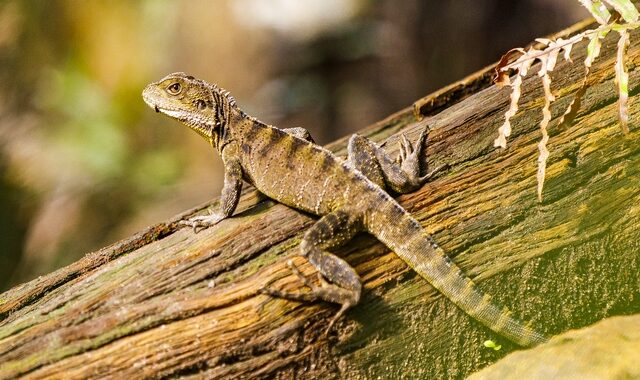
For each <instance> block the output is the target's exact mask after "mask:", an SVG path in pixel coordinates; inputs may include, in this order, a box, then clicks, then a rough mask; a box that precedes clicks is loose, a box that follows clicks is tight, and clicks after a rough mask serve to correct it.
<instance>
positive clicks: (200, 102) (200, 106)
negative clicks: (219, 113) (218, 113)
mask: <svg viewBox="0 0 640 380" xmlns="http://www.w3.org/2000/svg"><path fill="white" fill-rule="evenodd" d="M196 108H197V109H198V111H202V110H203V109H205V108H207V103H205V101H204V100H202V99H198V100H197V101H196Z"/></svg>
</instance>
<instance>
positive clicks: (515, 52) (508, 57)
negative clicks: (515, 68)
mask: <svg viewBox="0 0 640 380" xmlns="http://www.w3.org/2000/svg"><path fill="white" fill-rule="evenodd" d="M523 54H524V50H523V49H521V48H515V49H511V50H509V51H508V52H506V53H505V54H504V55H503V56H502V57H501V58H500V61H499V62H498V64H497V65H496V67H495V69H493V72H494V76H493V83H495V84H496V85H498V86H500V87H502V86H505V85H509V83H510V81H509V68H505V66H507V65H509V64H510V63H511V62H513V61H515V60H516V59H517V57H520V56H521V55H523Z"/></svg>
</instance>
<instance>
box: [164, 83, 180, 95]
mask: <svg viewBox="0 0 640 380" xmlns="http://www.w3.org/2000/svg"><path fill="white" fill-rule="evenodd" d="M180 91H182V86H181V85H180V83H178V82H175V83H173V84H171V85H170V86H169V87H167V92H168V93H170V94H171V95H178V94H179V93H180Z"/></svg>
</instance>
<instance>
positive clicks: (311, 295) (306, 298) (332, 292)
mask: <svg viewBox="0 0 640 380" xmlns="http://www.w3.org/2000/svg"><path fill="white" fill-rule="evenodd" d="M287 266H288V267H289V268H290V269H291V271H292V272H293V273H294V274H295V275H296V276H297V277H298V278H299V279H300V280H301V281H302V283H303V284H304V285H305V286H306V287H308V288H309V289H311V291H309V292H304V293H292V292H283V291H281V290H277V289H273V288H270V287H268V286H264V287H262V288H260V289H259V290H258V292H259V293H262V294H267V295H270V296H272V297H277V298H284V299H288V300H292V301H298V302H314V301H318V300H323V301H328V302H333V303H338V304H340V306H341V307H340V310H338V312H337V313H336V315H335V316H334V317H333V318H332V319H331V321H330V322H329V325H328V326H327V329H326V330H325V332H324V336H325V337H326V336H327V335H328V334H329V332H330V331H331V328H332V327H333V325H334V324H335V322H336V321H337V320H338V319H339V318H340V317H341V316H342V315H343V314H344V313H345V312H346V311H347V310H348V309H349V308H350V307H352V306H354V305H355V304H356V303H357V301H355V302H352V301H353V299H354V296H353V294H352V292H351V291H349V290H348V289H345V288H341V287H339V286H336V285H334V284H331V283H329V282H327V280H325V278H324V276H322V274H321V273H318V280H319V281H320V286H318V285H315V284H314V283H312V282H311V281H309V279H307V277H306V276H305V275H304V274H302V272H301V271H300V270H299V269H298V267H297V266H296V265H295V264H294V262H293V261H292V260H289V261H287Z"/></svg>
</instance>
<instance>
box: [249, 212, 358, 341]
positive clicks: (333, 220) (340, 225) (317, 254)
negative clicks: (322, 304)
mask: <svg viewBox="0 0 640 380" xmlns="http://www.w3.org/2000/svg"><path fill="white" fill-rule="evenodd" d="M360 229H361V227H360V222H359V221H357V219H356V218H354V217H353V216H350V215H349V214H348V213H347V212H343V211H336V212H333V213H330V214H327V215H325V216H323V217H322V218H320V220H318V221H317V222H316V223H315V224H314V225H313V226H311V228H309V230H307V232H306V233H305V234H304V236H303V238H302V241H301V242H300V254H301V255H302V256H303V257H305V258H306V259H307V260H309V263H311V265H313V266H314V267H315V268H316V269H317V270H318V272H319V276H318V278H319V280H320V286H317V285H315V284H312V283H311V282H310V281H309V280H307V278H306V277H304V275H303V274H302V273H301V272H300V271H299V270H298V268H297V267H296V266H295V264H293V261H291V260H289V262H288V263H287V264H288V265H289V267H290V268H291V270H292V271H293V272H294V274H296V275H297V276H298V277H299V278H300V279H301V280H302V282H303V283H304V284H305V285H306V286H307V287H309V288H310V289H311V291H309V292H301V293H287V292H282V291H279V290H276V289H272V288H269V287H263V288H262V289H261V292H262V293H265V294H269V295H271V296H274V297H279V298H286V299H291V300H295V301H306V302H310V301H316V300H324V301H328V302H333V303H337V304H339V305H341V307H340V310H339V311H338V313H336V315H335V316H334V317H333V318H332V319H331V322H329V325H328V326H327V330H326V332H329V330H330V329H331V327H332V326H333V324H334V323H335V321H336V320H338V318H340V316H342V315H343V314H344V312H345V311H347V309H349V308H350V307H352V306H354V305H356V304H357V303H358V301H359V300H360V295H361V293H362V283H361V280H360V277H359V276H358V274H357V273H356V271H355V270H354V269H353V268H352V267H351V266H350V265H349V264H348V263H347V262H346V261H344V260H342V259H341V258H339V257H338V256H336V255H334V254H332V253H330V252H327V251H326V249H330V248H333V247H337V246H340V245H342V244H344V243H345V242H347V241H348V240H350V239H351V238H352V237H353V236H354V235H355V234H356V233H357V232H358V231H359V230H360ZM325 279H326V280H325ZM327 280H328V282H327Z"/></svg>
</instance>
